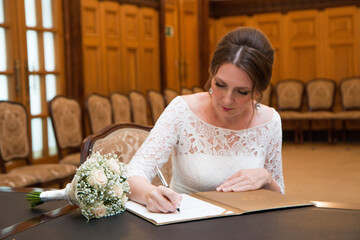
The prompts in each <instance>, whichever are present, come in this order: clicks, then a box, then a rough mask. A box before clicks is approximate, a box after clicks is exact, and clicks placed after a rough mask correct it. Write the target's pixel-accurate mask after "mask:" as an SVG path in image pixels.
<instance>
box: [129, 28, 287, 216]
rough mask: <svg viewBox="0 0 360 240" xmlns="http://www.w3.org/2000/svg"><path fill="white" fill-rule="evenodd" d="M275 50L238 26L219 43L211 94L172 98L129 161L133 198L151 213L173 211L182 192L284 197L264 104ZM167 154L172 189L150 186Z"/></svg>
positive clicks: (274, 132)
mask: <svg viewBox="0 0 360 240" xmlns="http://www.w3.org/2000/svg"><path fill="white" fill-rule="evenodd" d="M273 61H274V49H273V48H272V47H271V45H270V43H269V41H268V39H267V38H266V36H264V35H263V34H262V33H261V32H260V31H258V30H256V29H254V28H245V27H243V28H238V29H236V30H234V31H232V32H229V33H228V34H226V35H225V36H224V37H223V39H222V40H221V41H220V42H219V43H218V46H217V48H216V50H215V52H214V55H213V58H212V60H211V64H210V78H209V81H208V82H207V83H206V85H205V88H206V89H207V90H208V92H204V93H196V94H193V95H185V96H179V97H177V98H175V99H174V100H173V101H172V102H171V103H170V104H169V106H168V107H167V108H166V109H165V111H164V112H163V114H162V115H161V117H160V118H159V119H158V121H157V123H156V125H155V126H154V128H153V129H152V131H151V133H150V135H149V137H148V138H147V139H146V141H145V142H144V143H143V145H142V146H141V148H140V149H139V151H138V152H137V153H136V154H135V156H134V157H133V159H132V160H131V162H130V164H129V165H128V167H129V175H130V176H129V183H130V189H131V195H130V198H131V199H132V200H134V201H136V202H139V203H141V204H144V205H146V206H147V208H148V209H149V210H150V211H153V212H174V211H175V210H176V209H177V208H178V207H179V205H180V202H181V195H179V193H192V192H199V191H214V190H217V191H224V192H229V191H249V190H255V189H259V188H264V189H270V190H272V191H276V192H282V193H283V192H284V182H283V175H282V160H281V145H282V132H281V120H280V116H279V114H278V113H277V112H276V111H275V110H274V109H273V108H270V107H267V106H265V105H261V104H259V103H258V101H257V100H259V99H261V96H262V92H263V91H264V90H265V89H266V88H267V86H268V85H269V82H270V79H271V74H272V65H273ZM171 152H172V153H173V155H172V167H173V177H172V181H171V184H170V188H165V187H163V186H159V187H156V186H154V185H152V184H151V183H150V182H151V179H152V178H154V176H155V175H156V166H159V167H161V166H162V165H164V164H165V163H166V161H167V160H168V159H169V156H170V154H171Z"/></svg>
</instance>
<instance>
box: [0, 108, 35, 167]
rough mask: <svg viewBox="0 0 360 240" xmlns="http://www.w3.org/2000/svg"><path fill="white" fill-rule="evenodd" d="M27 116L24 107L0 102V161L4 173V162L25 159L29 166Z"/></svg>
mask: <svg viewBox="0 0 360 240" xmlns="http://www.w3.org/2000/svg"><path fill="white" fill-rule="evenodd" d="M29 140H30V139H29V130H28V116H27V110H26V109H25V107H24V106H23V105H22V104H20V103H16V102H9V101H0V160H1V170H2V172H6V166H5V165H6V162H8V161H11V160H14V159H25V160H26V161H27V163H28V164H30V160H29V157H30V151H31V150H30V141H29Z"/></svg>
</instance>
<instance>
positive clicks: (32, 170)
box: [9, 163, 76, 183]
mask: <svg viewBox="0 0 360 240" xmlns="http://www.w3.org/2000/svg"><path fill="white" fill-rule="evenodd" d="M75 173H76V166H73V165H70V164H58V163H51V164H38V165H31V166H24V167H18V168H15V169H13V170H11V171H10V172H9V174H24V175H30V176H33V177H35V178H36V180H37V181H38V182H39V183H44V182H48V181H52V180H57V179H62V178H65V177H68V176H73V175H74V174H75Z"/></svg>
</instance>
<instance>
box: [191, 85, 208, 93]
mask: <svg viewBox="0 0 360 240" xmlns="http://www.w3.org/2000/svg"><path fill="white" fill-rule="evenodd" d="M192 91H193V93H199V92H205V89H204V88H202V87H199V86H194V87H193V88H192Z"/></svg>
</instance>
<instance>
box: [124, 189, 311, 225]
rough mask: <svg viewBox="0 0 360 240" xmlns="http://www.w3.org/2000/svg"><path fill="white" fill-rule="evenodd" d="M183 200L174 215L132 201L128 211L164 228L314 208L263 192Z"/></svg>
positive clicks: (193, 196) (205, 195)
mask: <svg viewBox="0 0 360 240" xmlns="http://www.w3.org/2000/svg"><path fill="white" fill-rule="evenodd" d="M182 197H183V199H182V202H181V206H180V209H181V210H180V212H175V213H152V212H150V211H149V210H148V209H147V208H146V207H145V206H143V205H141V204H138V203H136V202H133V201H128V202H127V203H126V208H127V210H128V211H130V212H132V213H134V214H136V215H138V216H140V217H142V218H144V219H146V220H148V221H149V222H151V223H153V224H155V225H165V224H170V223H178V222H186V221H194V220H199V219H206V218H215V217H225V216H232V215H241V214H244V213H247V212H255V211H263V210H269V209H280V208H289V207H299V206H310V205H314V204H313V203H311V202H310V201H302V200H298V199H295V198H293V197H290V196H287V195H282V194H279V193H275V192H272V191H269V190H263V189H260V190H256V191H249V192H228V193H225V192H216V191H213V192H199V193H193V194H191V195H186V194H182Z"/></svg>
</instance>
